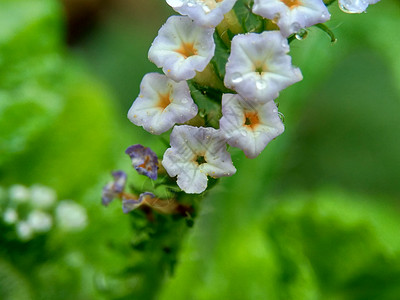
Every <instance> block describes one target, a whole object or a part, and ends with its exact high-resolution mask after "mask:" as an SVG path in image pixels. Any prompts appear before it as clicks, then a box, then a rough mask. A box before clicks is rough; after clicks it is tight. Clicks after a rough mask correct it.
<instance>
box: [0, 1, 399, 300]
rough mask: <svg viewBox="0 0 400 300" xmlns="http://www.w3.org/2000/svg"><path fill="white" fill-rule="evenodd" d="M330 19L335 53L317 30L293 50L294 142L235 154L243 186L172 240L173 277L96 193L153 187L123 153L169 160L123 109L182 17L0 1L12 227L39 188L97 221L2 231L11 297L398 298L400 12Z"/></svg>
mask: <svg viewBox="0 0 400 300" xmlns="http://www.w3.org/2000/svg"><path fill="white" fill-rule="evenodd" d="M329 9H330V12H331V14H332V18H331V20H330V21H329V22H328V23H327V25H328V26H329V27H330V28H331V29H332V30H333V32H334V33H335V35H336V37H337V42H336V43H335V44H331V43H330V41H329V37H328V36H327V35H326V34H325V33H324V32H322V31H320V30H319V29H318V28H311V29H310V31H309V34H308V37H307V38H306V39H304V40H301V41H298V40H295V41H293V43H292V44H291V55H292V57H293V62H294V64H295V65H297V66H299V67H300V68H301V70H302V73H303V76H304V80H303V81H302V82H300V83H298V84H295V85H294V86H292V87H290V88H288V89H286V90H285V91H283V92H282V93H281V95H280V97H279V98H278V99H277V102H278V103H279V110H280V111H281V112H282V113H283V114H284V116H285V118H284V119H285V127H286V131H285V133H284V134H283V135H281V136H280V137H278V138H277V139H276V140H275V141H273V142H272V143H271V144H270V145H268V147H267V148H266V150H265V151H264V152H263V153H262V154H261V155H260V156H259V157H258V158H256V159H254V160H249V159H246V158H245V157H244V155H243V154H242V153H240V152H239V151H236V150H234V149H232V151H231V153H232V156H233V160H234V164H235V166H236V168H237V169H238V172H237V174H236V175H235V176H233V177H230V178H224V179H223V180H221V181H220V183H219V184H218V186H216V187H215V188H214V189H213V190H212V191H211V192H210V193H209V194H207V196H206V197H204V198H203V199H202V203H201V206H202V207H201V212H200V215H199V216H198V218H197V219H196V221H195V224H194V226H193V228H190V229H189V230H188V231H187V232H186V233H185V234H182V233H181V232H180V231H177V230H175V228H174V227H172V228H168V230H169V234H172V235H175V236H176V237H178V238H179V239H180V241H181V242H182V249H180V251H179V253H178V257H177V262H176V264H175V268H174V270H173V271H171V270H169V269H166V268H164V267H161V266H159V265H158V264H159V260H158V259H157V258H156V257H157V255H158V256H160V255H167V254H165V253H163V252H162V251H161V250H160V249H157V248H151V249H149V248H146V251H144V250H143V249H141V248H140V247H132V245H133V244H135V241H136V240H138V239H140V238H141V237H142V236H143V235H146V237H147V238H148V237H151V236H152V234H151V233H149V231H146V230H144V229H145V228H144V227H143V226H145V225H143V224H142V223H141V222H143V218H140V216H139V215H137V214H132V215H123V214H122V210H121V207H120V205H119V204H118V203H112V205H110V207H108V208H104V207H102V206H101V205H100V194H101V189H102V186H103V185H104V184H105V183H106V182H107V181H109V180H110V175H109V172H110V171H111V170H115V169H117V168H119V169H123V170H125V171H127V172H128V174H129V176H131V178H134V179H135V180H137V181H136V182H138V184H141V183H142V182H143V179H140V178H139V177H138V176H137V175H136V174H134V170H133V169H131V167H130V161H129V158H128V157H126V155H125V154H124V153H123V152H124V150H125V149H126V147H128V146H130V145H132V144H135V143H142V144H145V145H146V146H151V147H152V148H153V149H154V150H156V152H158V154H159V155H160V156H161V154H162V152H163V151H164V150H165V146H164V145H163V143H162V142H160V141H159V140H158V138H157V137H155V136H151V135H150V134H148V133H146V132H144V130H142V129H141V128H138V127H135V126H134V125H132V124H131V123H130V122H129V121H128V120H127V118H126V113H127V110H128V109H129V107H130V105H131V104H132V102H133V100H134V99H135V98H136V96H137V94H138V92H139V83H140V81H141V78H142V77H143V75H144V74H145V73H147V72H151V71H157V68H156V67H155V66H154V65H152V64H151V63H150V62H148V61H147V51H148V48H149V46H150V44H151V42H152V40H153V39H154V38H155V36H156V35H157V31H158V29H159V27H160V26H161V25H162V24H163V23H164V22H165V20H166V19H167V18H168V16H169V15H171V14H172V13H173V11H172V10H171V9H169V7H168V6H167V4H166V3H165V1H159V0H109V1H106V0H103V1H101V0H85V1H83V0H64V2H57V1H55V0H1V2H0V214H1V215H2V216H3V218H4V215H5V213H6V209H7V208H6V205H10V204H9V203H10V201H11V200H10V199H11V198H12V195H11V194H10V189H11V187H12V186H15V185H17V184H18V185H23V186H25V187H32V186H34V185H37V184H40V185H44V186H46V187H49V188H51V189H53V190H54V191H55V192H56V194H57V199H58V201H60V200H65V199H71V200H73V201H75V202H76V203H79V204H80V205H81V207H84V209H85V211H86V213H87V225H86V227H85V228H82V229H81V230H78V231H72V232H71V231H66V230H62V228H61V227H57V225H56V224H55V225H54V226H53V227H52V229H51V230H49V231H48V232H46V233H43V234H39V235H38V236H36V237H34V238H32V239H30V240H28V241H22V240H21V239H18V235H16V234H15V228H14V227H13V226H11V225H10V224H5V223H4V222H3V223H4V224H3V223H1V222H0V299H7V300H11V299H15V300H21V299H194V300H197V299H282V300H287V299H294V300H303V299H324V300H326V299H335V300H339V299H346V300H350V299H351V300H353V299H356V300H358V299H359V300H362V299H380V300H381V299H382V300H392V299H393V300H398V299H400V118H399V117H398V116H399V114H400V59H399V53H400V40H399V38H398V30H399V28H400V3H399V2H398V1H396V0H383V1H381V2H379V3H377V4H376V5H372V6H370V7H369V8H368V13H366V14H361V15H347V14H344V13H342V12H341V11H340V10H339V9H338V8H337V3H334V4H333V5H332V6H330V8H329ZM143 184H144V183H143ZM55 205H57V204H55ZM54 207H55V206H54ZM55 210H56V209H55V208H52V209H49V211H48V213H49V214H55V213H56V212H55ZM71 222H72V221H71ZM160 253H161V254H160Z"/></svg>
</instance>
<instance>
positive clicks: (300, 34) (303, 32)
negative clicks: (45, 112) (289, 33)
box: [294, 29, 308, 41]
mask: <svg viewBox="0 0 400 300" xmlns="http://www.w3.org/2000/svg"><path fill="white" fill-rule="evenodd" d="M307 35H308V32H307V30H305V29H300V31H299V32H297V33H296V34H295V35H294V37H295V38H296V39H297V40H299V41H301V40H302V39H305V38H306V37H307Z"/></svg>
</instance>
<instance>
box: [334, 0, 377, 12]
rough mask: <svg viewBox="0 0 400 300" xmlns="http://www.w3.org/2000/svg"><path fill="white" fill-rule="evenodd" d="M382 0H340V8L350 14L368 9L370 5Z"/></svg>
mask: <svg viewBox="0 0 400 300" xmlns="http://www.w3.org/2000/svg"><path fill="white" fill-rule="evenodd" d="M379 1H380V0H339V8H340V9H341V10H342V11H343V12H345V13H348V14H360V13H362V12H365V11H366V10H367V7H368V5H370V4H375V3H377V2H379Z"/></svg>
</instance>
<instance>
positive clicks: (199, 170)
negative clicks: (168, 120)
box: [162, 125, 236, 194]
mask: <svg viewBox="0 0 400 300" xmlns="http://www.w3.org/2000/svg"><path fill="white" fill-rule="evenodd" d="M162 164H163V166H164V168H165V169H166V170H167V172H168V174H169V176H171V177H174V176H178V181H177V183H178V186H179V187H180V188H181V189H182V190H184V191H185V192H186V193H189V194H198V193H201V192H203V191H204V190H205V189H206V187H207V181H208V179H207V175H208V176H211V177H214V178H216V177H222V176H231V175H233V174H234V173H235V172H236V169H235V167H234V166H233V164H232V159H231V156H230V154H229V153H228V152H227V151H226V141H225V139H224V137H223V135H222V133H221V132H220V131H219V130H216V129H214V128H209V127H207V128H205V127H192V126H187V125H183V126H175V127H174V129H173V130H172V133H171V148H169V149H167V151H166V152H165V153H164V158H163V161H162Z"/></svg>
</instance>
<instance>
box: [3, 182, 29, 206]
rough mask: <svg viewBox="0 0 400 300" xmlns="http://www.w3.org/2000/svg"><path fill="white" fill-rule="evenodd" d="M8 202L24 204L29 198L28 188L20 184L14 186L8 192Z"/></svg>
mask: <svg viewBox="0 0 400 300" xmlns="http://www.w3.org/2000/svg"><path fill="white" fill-rule="evenodd" d="M8 195H9V197H10V200H11V201H13V202H16V203H24V202H27V201H28V200H29V198H30V197H31V192H30V190H29V188H27V187H26V186H24V185H21V184H14V185H12V186H11V187H10V188H9V190H8Z"/></svg>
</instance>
